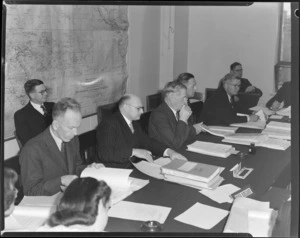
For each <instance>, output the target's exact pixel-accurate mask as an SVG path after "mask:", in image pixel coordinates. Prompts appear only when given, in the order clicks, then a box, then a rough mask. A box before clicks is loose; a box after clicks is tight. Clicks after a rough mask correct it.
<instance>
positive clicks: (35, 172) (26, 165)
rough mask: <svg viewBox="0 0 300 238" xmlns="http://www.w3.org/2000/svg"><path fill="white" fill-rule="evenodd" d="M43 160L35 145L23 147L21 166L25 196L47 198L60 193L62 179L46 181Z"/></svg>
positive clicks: (56, 178)
mask: <svg viewBox="0 0 300 238" xmlns="http://www.w3.org/2000/svg"><path fill="white" fill-rule="evenodd" d="M42 159H45V158H43V155H42V153H41V151H40V149H39V148H37V147H35V146H34V145H30V146H25V147H23V149H22V151H21V154H20V165H21V180H22V185H23V191H24V195H27V196H47V195H53V194H55V193H57V192H59V191H60V185H61V179H60V177H55V178H53V179H50V180H47V181H44V179H43V177H44V176H43V161H42ZM49 169H53V168H49Z"/></svg>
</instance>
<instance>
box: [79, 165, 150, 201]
mask: <svg viewBox="0 0 300 238" xmlns="http://www.w3.org/2000/svg"><path fill="white" fill-rule="evenodd" d="M131 172H132V169H117V168H105V167H101V168H94V167H86V168H85V169H84V170H83V171H82V173H81V177H93V178H96V179H98V180H104V181H105V182H106V183H107V184H108V185H109V186H110V188H111V190H112V194H111V203H112V205H114V204H116V203H118V202H120V201H121V200H123V199H124V198H126V197H128V196H129V195H130V194H132V193H133V192H134V191H137V190H139V189H141V188H143V187H144V186H146V185H147V184H148V183H149V180H142V179H136V178H129V174H130V173H131Z"/></svg>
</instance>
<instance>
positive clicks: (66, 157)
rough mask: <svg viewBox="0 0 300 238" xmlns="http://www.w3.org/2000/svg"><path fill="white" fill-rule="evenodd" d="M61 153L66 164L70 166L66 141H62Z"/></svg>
mask: <svg viewBox="0 0 300 238" xmlns="http://www.w3.org/2000/svg"><path fill="white" fill-rule="evenodd" d="M60 151H61V153H62V155H63V157H64V159H65V162H66V165H67V167H68V156H67V146H66V142H62V143H61V150H60Z"/></svg>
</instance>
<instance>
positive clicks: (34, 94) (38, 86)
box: [14, 79, 54, 146]
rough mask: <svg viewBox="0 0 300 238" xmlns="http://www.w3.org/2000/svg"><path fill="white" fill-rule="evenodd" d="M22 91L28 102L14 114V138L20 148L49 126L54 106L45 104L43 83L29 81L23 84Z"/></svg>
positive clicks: (45, 92)
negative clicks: (15, 137) (16, 139)
mask: <svg viewBox="0 0 300 238" xmlns="http://www.w3.org/2000/svg"><path fill="white" fill-rule="evenodd" d="M24 89H25V92H26V94H27V96H28V97H29V102H28V103H27V105H26V106H25V107H23V108H22V109H20V110H18V111H16V112H15V114H14V120H15V127H16V136H17V138H18V140H19V141H20V142H21V144H22V146H24V144H25V143H26V142H27V141H28V140H29V139H31V138H33V137H35V136H36V135H38V134H39V133H41V132H42V131H44V130H45V129H46V128H47V127H48V126H49V125H50V124H51V122H52V115H51V114H52V108H53V105H54V103H53V102H46V100H47V95H48V94H47V89H46V86H45V85H44V83H43V81H41V80H39V79H30V80H28V81H27V82H26V83H25V84H24Z"/></svg>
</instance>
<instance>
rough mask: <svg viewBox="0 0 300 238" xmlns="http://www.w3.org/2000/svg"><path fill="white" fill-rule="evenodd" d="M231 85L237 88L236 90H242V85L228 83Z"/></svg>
mask: <svg viewBox="0 0 300 238" xmlns="http://www.w3.org/2000/svg"><path fill="white" fill-rule="evenodd" d="M228 84H229V85H231V86H233V87H236V88H240V87H241V85H240V84H232V83H228Z"/></svg>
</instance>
